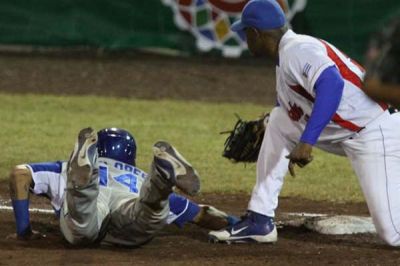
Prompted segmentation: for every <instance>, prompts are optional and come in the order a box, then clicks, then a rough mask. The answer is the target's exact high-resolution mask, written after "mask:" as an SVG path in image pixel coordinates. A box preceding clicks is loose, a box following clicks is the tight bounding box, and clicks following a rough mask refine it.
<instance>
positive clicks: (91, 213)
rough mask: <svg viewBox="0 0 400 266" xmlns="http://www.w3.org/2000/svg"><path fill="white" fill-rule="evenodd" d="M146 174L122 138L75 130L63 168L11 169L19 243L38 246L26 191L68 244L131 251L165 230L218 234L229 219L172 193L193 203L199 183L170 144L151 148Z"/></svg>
mask: <svg viewBox="0 0 400 266" xmlns="http://www.w3.org/2000/svg"><path fill="white" fill-rule="evenodd" d="M153 152H154V160H153V164H152V167H151V171H150V174H149V175H147V174H146V173H145V172H143V171H142V170H140V169H139V168H137V167H136V164H135V159H136V142H135V140H134V138H133V136H132V135H131V134H130V133H129V132H128V131H126V130H123V129H119V128H106V129H103V130H100V131H99V132H97V133H96V132H94V131H93V130H92V129H90V128H86V129H83V130H81V132H80V133H79V136H78V139H77V142H76V144H75V148H74V151H73V153H72V155H71V158H70V159H69V161H68V162H61V161H56V162H45V163H31V164H24V165H19V166H16V167H15V168H14V169H13V171H12V173H11V175H10V191H11V199H12V204H13V208H14V214H15V219H16V226H17V237H18V238H19V239H25V240H30V239H38V238H41V237H42V234H40V233H39V232H37V231H35V230H32V228H31V225H30V218H29V211H28V206H29V200H28V195H29V190H30V191H31V192H32V193H34V194H36V195H44V196H46V197H48V198H49V199H50V201H51V205H52V207H53V209H54V210H55V212H56V214H57V215H58V216H59V217H60V228H61V231H62V234H63V236H64V237H65V239H66V240H67V241H68V242H70V243H71V244H91V243H94V242H100V241H103V242H106V243H113V244H119V245H126V246H137V245H141V244H143V243H146V242H148V241H149V240H150V239H151V238H152V237H153V236H154V234H155V233H156V232H157V231H159V230H160V229H161V228H162V227H163V226H164V225H165V224H169V223H172V222H173V223H174V224H176V225H178V226H179V227H182V226H183V225H184V224H185V223H187V222H191V223H195V224H197V225H199V226H202V227H205V228H208V229H214V230H215V229H221V228H223V227H225V226H227V225H228V224H229V223H230V222H232V223H233V222H234V221H235V218H234V217H232V216H228V215H226V214H225V213H223V212H220V211H218V210H217V209H215V208H213V207H211V206H204V205H198V204H196V203H194V202H192V201H190V200H189V199H187V198H185V197H183V196H180V195H177V194H175V193H172V187H173V186H176V187H178V188H180V189H181V190H182V191H184V192H186V193H188V194H190V195H193V194H195V193H197V192H198V191H199V188H200V183H199V179H198V175H197V173H196V171H195V170H194V169H193V167H192V166H191V165H190V164H189V163H188V162H187V161H186V160H185V159H184V158H183V157H182V155H180V154H179V153H178V152H177V151H176V150H175V149H174V148H173V147H172V146H171V145H170V144H168V143H166V142H157V143H156V144H155V145H154V147H153Z"/></svg>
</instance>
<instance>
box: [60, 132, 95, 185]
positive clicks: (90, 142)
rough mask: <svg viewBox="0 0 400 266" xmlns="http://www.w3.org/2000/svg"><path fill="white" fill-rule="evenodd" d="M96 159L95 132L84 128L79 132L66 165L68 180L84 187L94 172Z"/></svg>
mask: <svg viewBox="0 0 400 266" xmlns="http://www.w3.org/2000/svg"><path fill="white" fill-rule="evenodd" d="M96 160H97V132H95V131H94V130H93V129H92V128H90V127H88V128H84V129H82V130H81V131H80V132H79V135H78V138H77V140H76V142H75V147H74V150H73V152H72V154H71V157H70V159H69V161H68V165H67V177H68V181H69V182H71V183H72V185H73V186H74V187H75V188H82V187H85V186H86V185H87V184H88V183H89V181H90V179H91V178H92V175H93V174H94V164H95V163H96Z"/></svg>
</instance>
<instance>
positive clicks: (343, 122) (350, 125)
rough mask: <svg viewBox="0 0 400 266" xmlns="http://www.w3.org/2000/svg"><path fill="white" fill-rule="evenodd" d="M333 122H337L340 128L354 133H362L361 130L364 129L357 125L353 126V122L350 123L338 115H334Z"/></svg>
mask: <svg viewBox="0 0 400 266" xmlns="http://www.w3.org/2000/svg"><path fill="white" fill-rule="evenodd" d="M332 121H333V122H335V123H336V124H338V125H339V126H341V127H343V128H347V129H349V130H351V131H354V132H359V131H361V129H363V127H360V126H357V125H356V124H353V123H352V122H350V121H348V120H344V119H343V118H341V117H340V116H339V115H338V114H337V113H336V114H334V115H333V117H332Z"/></svg>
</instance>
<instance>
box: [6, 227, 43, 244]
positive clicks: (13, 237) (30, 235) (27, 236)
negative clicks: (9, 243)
mask: <svg viewBox="0 0 400 266" xmlns="http://www.w3.org/2000/svg"><path fill="white" fill-rule="evenodd" d="M45 237H46V235H45V234H42V233H40V232H38V231H36V230H32V231H30V232H29V233H27V234H25V235H17V234H16V233H14V234H10V235H8V236H7V237H6V238H7V239H10V240H22V241H32V240H39V239H43V238H45Z"/></svg>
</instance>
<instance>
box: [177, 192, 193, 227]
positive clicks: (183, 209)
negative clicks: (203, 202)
mask: <svg viewBox="0 0 400 266" xmlns="http://www.w3.org/2000/svg"><path fill="white" fill-rule="evenodd" d="M169 208H170V210H171V212H172V213H174V214H175V215H176V216H177V218H176V219H175V220H174V221H173V223H174V224H176V225H177V226H178V227H183V225H184V224H185V223H187V222H192V221H193V219H194V217H196V215H197V214H198V213H199V212H200V207H199V205H197V204H196V203H194V202H192V201H190V200H189V199H187V198H185V197H182V196H180V195H177V194H175V193H172V194H171V195H170V196H169Z"/></svg>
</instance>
